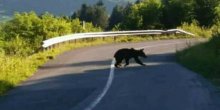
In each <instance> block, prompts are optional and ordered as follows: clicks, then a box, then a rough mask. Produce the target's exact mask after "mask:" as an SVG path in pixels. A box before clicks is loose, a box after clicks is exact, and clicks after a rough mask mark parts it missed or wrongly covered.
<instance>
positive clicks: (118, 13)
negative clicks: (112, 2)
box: [108, 5, 125, 29]
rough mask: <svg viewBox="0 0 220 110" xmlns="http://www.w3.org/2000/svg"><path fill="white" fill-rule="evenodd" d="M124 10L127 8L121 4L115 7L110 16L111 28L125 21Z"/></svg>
mask: <svg viewBox="0 0 220 110" xmlns="http://www.w3.org/2000/svg"><path fill="white" fill-rule="evenodd" d="M124 10H125V8H124V7H122V6H119V5H116V6H115V7H114V8H113V11H112V14H111V16H110V18H109V27H108V28H109V29H112V28H113V27H114V26H115V25H117V24H119V23H122V22H123V21H124V16H125V15H124Z"/></svg>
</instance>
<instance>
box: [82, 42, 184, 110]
mask: <svg viewBox="0 0 220 110" xmlns="http://www.w3.org/2000/svg"><path fill="white" fill-rule="evenodd" d="M181 43H184V42H175V43H166V44H158V45H151V46H144V47H138V48H135V49H143V48H150V47H159V46H167V45H174V44H181ZM114 71H115V59H113V60H112V63H111V66H110V73H109V77H108V81H107V83H106V85H105V87H104V89H103V91H102V93H100V94H99V95H98V96H97V98H96V99H95V100H94V101H93V102H92V103H91V104H90V105H89V106H88V107H87V108H85V110H92V109H94V108H95V107H96V105H97V104H98V103H99V102H100V101H101V100H102V98H103V97H104V96H105V95H106V93H107V92H108V90H109V88H110V86H111V85H112V82H113V80H114Z"/></svg>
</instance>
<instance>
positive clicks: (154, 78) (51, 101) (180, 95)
mask: <svg viewBox="0 0 220 110" xmlns="http://www.w3.org/2000/svg"><path fill="white" fill-rule="evenodd" d="M186 42H187V40H165V41H151V42H141V43H120V44H108V45H102V46H94V47H87V48H81V49H76V50H73V51H69V52H65V53H63V54H62V55H59V56H58V57H56V58H55V59H54V60H50V61H49V62H48V63H47V64H45V65H44V66H42V67H41V68H40V69H39V70H38V71H37V72H36V74H35V75H33V76H32V77H31V78H29V79H28V80H27V81H25V82H23V83H22V84H21V85H19V86H18V87H17V88H15V89H14V90H12V91H10V92H9V93H8V95H7V96H4V97H1V98H0V110H220V97H219V91H216V89H215V87H213V86H212V85H211V84H210V83H209V82H208V81H207V80H205V79H204V78H203V77H201V76H199V75H198V74H196V73H194V72H192V71H190V70H188V69H186V68H184V67H182V66H181V65H179V64H177V63H176V60H175V57H174V55H175V54H174V53H175V52H176V50H180V49H182V48H184V47H185V46H186V44H188V43H186ZM174 43H181V44H174ZM124 47H126V48H131V47H134V48H140V47H145V48H146V49H145V52H146V53H147V54H148V56H149V57H148V58H147V59H141V60H142V61H143V62H144V63H145V64H146V65H147V66H140V65H138V64H136V63H135V62H134V61H131V64H130V65H129V66H128V67H126V68H120V69H114V68H112V69H113V70H114V72H113V73H111V74H114V76H113V77H112V82H110V83H108V84H107V82H108V81H109V77H110V76H109V74H110V65H111V62H112V57H113V55H114V53H115V52H116V51H117V50H118V49H121V48H124ZM112 69H111V70H112ZM106 85H108V86H109V88H108V89H106V90H107V91H106V93H105V94H104V95H103V97H100V94H103V90H104V89H105V88H106ZM98 98H100V100H99V101H98V103H95V104H94V102H96V101H97V99H98ZM92 104H93V105H94V106H93V107H90V106H91V105H92Z"/></svg>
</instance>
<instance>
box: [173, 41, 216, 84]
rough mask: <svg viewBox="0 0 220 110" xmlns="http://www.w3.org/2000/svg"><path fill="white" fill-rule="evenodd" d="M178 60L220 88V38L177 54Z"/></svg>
mask: <svg viewBox="0 0 220 110" xmlns="http://www.w3.org/2000/svg"><path fill="white" fill-rule="evenodd" d="M177 59H178V61H179V62H180V63H181V64H182V65H184V66H185V67H187V68H189V69H191V70H193V71H195V72H197V73H199V74H201V75H202V76H204V77H205V78H207V79H209V80H210V81H211V82H213V84H215V85H216V86H218V87H220V37H214V38H212V39H211V40H210V41H208V42H205V43H202V44H199V45H196V46H193V47H190V48H188V49H185V50H183V51H181V52H177Z"/></svg>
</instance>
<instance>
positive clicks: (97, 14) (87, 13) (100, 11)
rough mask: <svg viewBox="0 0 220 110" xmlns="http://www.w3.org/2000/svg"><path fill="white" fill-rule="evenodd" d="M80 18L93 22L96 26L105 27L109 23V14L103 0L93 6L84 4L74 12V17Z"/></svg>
mask: <svg viewBox="0 0 220 110" xmlns="http://www.w3.org/2000/svg"><path fill="white" fill-rule="evenodd" d="M75 18H79V19H80V20H81V21H86V22H92V23H93V25H95V26H100V27H102V28H103V29H105V28H106V27H107V25H108V14H107V11H106V8H105V6H104V4H103V2H102V1H98V2H97V3H96V4H95V5H93V6H87V5H86V4H83V5H82V6H81V9H80V10H78V11H77V12H75V13H73V15H72V19H75Z"/></svg>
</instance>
